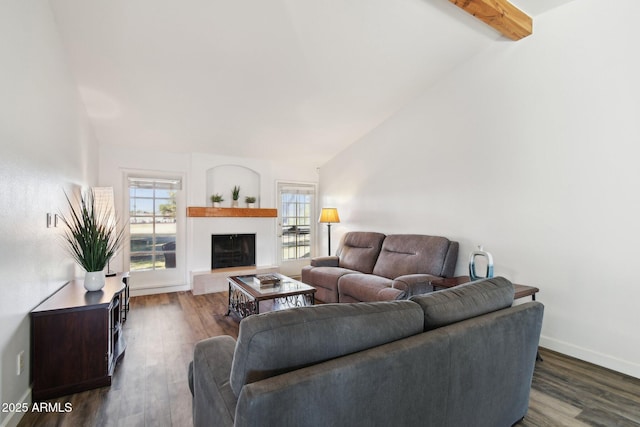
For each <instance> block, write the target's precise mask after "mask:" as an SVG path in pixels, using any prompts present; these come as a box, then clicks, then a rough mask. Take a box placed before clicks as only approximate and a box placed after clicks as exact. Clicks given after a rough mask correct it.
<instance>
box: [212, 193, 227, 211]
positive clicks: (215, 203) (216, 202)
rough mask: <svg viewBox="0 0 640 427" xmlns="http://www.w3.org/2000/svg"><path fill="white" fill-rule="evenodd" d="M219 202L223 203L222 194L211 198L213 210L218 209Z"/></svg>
mask: <svg viewBox="0 0 640 427" xmlns="http://www.w3.org/2000/svg"><path fill="white" fill-rule="evenodd" d="M221 202H224V198H223V197H222V194H219V193H216V194H214V195H212V196H211V203H213V207H214V208H219V207H220V203H221Z"/></svg>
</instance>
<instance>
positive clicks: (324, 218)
mask: <svg viewBox="0 0 640 427" xmlns="http://www.w3.org/2000/svg"><path fill="white" fill-rule="evenodd" d="M318 222H328V223H336V222H340V217H339V216H338V209H336V208H322V211H321V212H320V219H318Z"/></svg>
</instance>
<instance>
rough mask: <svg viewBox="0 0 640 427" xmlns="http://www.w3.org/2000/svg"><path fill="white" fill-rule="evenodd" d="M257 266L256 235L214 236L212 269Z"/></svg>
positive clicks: (212, 241)
mask: <svg viewBox="0 0 640 427" xmlns="http://www.w3.org/2000/svg"><path fill="white" fill-rule="evenodd" d="M255 265H256V235H255V234H212V235H211V269H212V270H213V269H216V268H226V267H248V266H255Z"/></svg>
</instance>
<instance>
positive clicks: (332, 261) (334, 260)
mask: <svg viewBox="0 0 640 427" xmlns="http://www.w3.org/2000/svg"><path fill="white" fill-rule="evenodd" d="M339 265H340V258H338V257H337V256H321V257H315V258H312V259H311V266H312V267H338V266H339Z"/></svg>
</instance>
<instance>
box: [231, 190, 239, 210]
mask: <svg viewBox="0 0 640 427" xmlns="http://www.w3.org/2000/svg"><path fill="white" fill-rule="evenodd" d="M231 197H232V198H233V201H232V202H231V207H233V208H237V207H238V199H239V198H240V186H238V185H235V186H234V187H233V191H232V192H231Z"/></svg>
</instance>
